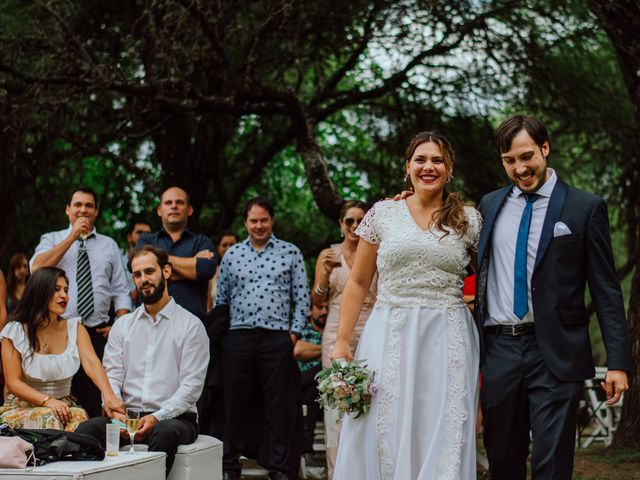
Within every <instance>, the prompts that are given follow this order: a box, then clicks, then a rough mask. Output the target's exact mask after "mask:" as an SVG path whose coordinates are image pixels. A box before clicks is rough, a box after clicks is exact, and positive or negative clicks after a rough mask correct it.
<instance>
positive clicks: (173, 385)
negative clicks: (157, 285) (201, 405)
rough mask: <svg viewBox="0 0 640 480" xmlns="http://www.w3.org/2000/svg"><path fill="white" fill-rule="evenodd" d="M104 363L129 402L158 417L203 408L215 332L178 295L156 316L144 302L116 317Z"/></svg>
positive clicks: (117, 389) (113, 383)
mask: <svg viewBox="0 0 640 480" xmlns="http://www.w3.org/2000/svg"><path fill="white" fill-rule="evenodd" d="M102 363H103V364H104V368H105V370H106V372H107V377H108V378H109V383H110V384H111V387H112V388H113V391H114V392H115V394H116V395H118V396H119V397H120V398H122V400H123V401H124V404H125V405H126V406H127V407H131V408H138V409H140V410H142V411H143V412H152V413H153V416H155V417H156V418H157V419H158V420H167V419H170V418H175V417H177V416H179V415H181V414H183V413H185V412H193V413H197V410H196V402H197V401H198V398H200V394H201V393H202V389H203V387H204V381H205V375H206V372H207V366H208V365H209V337H208V336H207V332H206V330H205V328H204V325H203V324H202V322H201V321H200V320H199V319H198V317H196V316H195V315H193V314H191V313H189V312H188V311H187V310H185V309H184V308H182V307H181V306H180V305H178V304H177V303H176V302H175V301H174V300H173V298H171V300H170V301H169V303H168V304H167V305H165V307H164V308H163V309H162V310H161V311H160V312H158V314H157V315H156V320H155V321H154V320H153V318H152V317H151V316H150V315H149V314H148V313H147V312H146V310H145V307H144V305H141V306H140V307H138V308H137V309H136V310H134V311H133V312H132V313H129V314H127V315H124V316H122V317H120V319H118V321H117V322H115V324H114V326H113V328H112V329H111V332H110V333H109V342H108V343H107V346H106V348H105V350H104V358H103V360H102Z"/></svg>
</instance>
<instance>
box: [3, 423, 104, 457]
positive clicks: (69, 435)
mask: <svg viewBox="0 0 640 480" xmlns="http://www.w3.org/2000/svg"><path fill="white" fill-rule="evenodd" d="M0 435H2V436H9V437H13V436H18V437H20V438H22V439H23V440H26V441H27V442H29V443H31V444H32V445H33V447H34V451H35V456H36V459H37V460H38V465H42V464H44V463H50V462H55V461H58V460H103V459H104V455H105V452H104V448H102V447H101V446H100V443H99V442H98V440H96V439H95V438H93V437H90V436H89V435H85V434H83V433H75V432H65V431H63V430H52V429H42V430H38V429H33V430H32V429H26V428H16V429H12V428H10V427H9V426H8V425H1V426H0Z"/></svg>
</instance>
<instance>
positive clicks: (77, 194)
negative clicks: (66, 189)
mask: <svg viewBox="0 0 640 480" xmlns="http://www.w3.org/2000/svg"><path fill="white" fill-rule="evenodd" d="M66 214H67V217H68V218H69V226H68V227H67V228H65V229H64V230H59V231H56V232H49V233H45V234H44V235H42V237H41V238H40V243H39V244H38V246H37V247H36V250H35V252H34V254H33V257H32V258H31V262H30V267H31V271H32V272H35V271H36V270H37V269H38V268H40V267H58V268H61V269H63V270H64V271H65V272H66V274H67V278H68V279H69V305H68V306H67V310H66V312H65V315H64V316H65V317H67V318H72V317H78V316H80V317H82V324H83V325H84V326H85V328H86V329H87V331H88V332H89V336H90V337H91V343H92V344H93V348H94V349H95V351H96V354H97V355H98V357H99V358H100V359H102V354H103V352H104V347H105V345H106V343H107V337H108V335H109V330H110V329H111V326H110V323H109V320H110V319H109V308H110V307H111V303H112V302H113V305H114V310H115V314H116V316H117V317H119V316H121V315H124V314H125V313H128V312H129V311H130V310H131V297H130V296H129V282H128V279H127V275H126V273H125V269H124V266H123V265H122V260H121V257H120V250H119V249H118V245H117V244H116V242H115V241H114V240H113V239H112V238H111V237H107V236H106V235H101V234H99V233H97V232H96V229H95V226H94V223H95V220H96V218H97V217H98V201H97V197H96V193H95V192H94V191H93V190H92V189H90V188H86V187H79V188H76V189H75V190H74V191H73V192H72V193H71V198H70V200H69V204H68V205H67V208H66ZM81 245H82V246H81ZM81 248H83V249H84V250H85V252H86V256H87V257H86V262H87V264H88V265H87V268H88V270H89V272H90V273H89V281H88V283H87V286H86V288H87V289H88V290H89V291H90V294H89V295H88V296H89V297H90V300H89V304H88V305H85V306H84V309H82V308H78V307H79V305H78V281H77V274H78V265H79V262H78V258H79V256H80V253H81V252H80V250H81ZM81 278H82V276H81ZM71 392H72V393H73V394H74V395H75V396H76V398H77V399H78V403H79V404H80V405H82V407H84V409H85V410H86V411H87V412H88V413H89V415H90V416H92V417H93V416H98V415H100V413H101V397H100V391H99V390H98V389H97V387H96V386H95V385H94V384H93V382H92V381H91V379H89V377H87V376H86V374H85V373H84V370H82V369H80V370H79V371H78V373H77V374H76V375H75V376H74V378H73V383H72V386H71Z"/></svg>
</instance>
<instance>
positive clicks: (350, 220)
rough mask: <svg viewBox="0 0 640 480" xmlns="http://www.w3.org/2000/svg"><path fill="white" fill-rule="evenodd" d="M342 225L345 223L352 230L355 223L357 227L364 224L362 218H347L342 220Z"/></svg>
mask: <svg viewBox="0 0 640 480" xmlns="http://www.w3.org/2000/svg"><path fill="white" fill-rule="evenodd" d="M342 223H344V224H345V225H346V226H347V227H349V228H351V227H352V226H353V224H354V223H355V224H356V225H359V224H360V223H362V217H360V218H348V217H347V218H345V219H344V220H342Z"/></svg>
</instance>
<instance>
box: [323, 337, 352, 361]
mask: <svg viewBox="0 0 640 480" xmlns="http://www.w3.org/2000/svg"><path fill="white" fill-rule="evenodd" d="M329 358H330V359H331V360H339V359H341V358H344V359H345V360H346V361H347V362H351V361H352V360H353V355H351V347H349V342H347V341H345V340H336V343H335V344H334V345H333V349H332V350H331V354H330V355H329Z"/></svg>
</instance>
